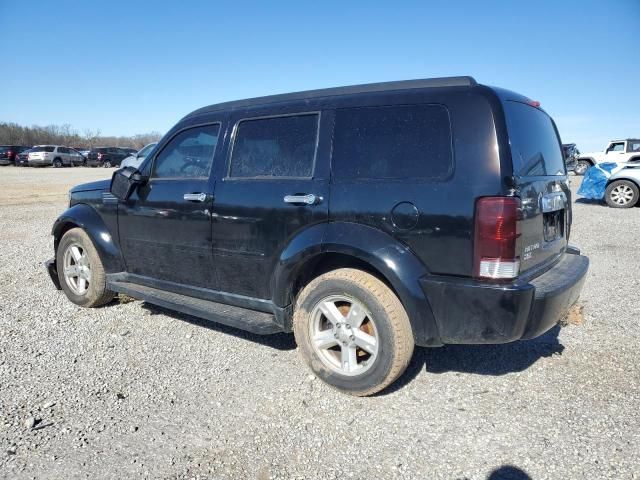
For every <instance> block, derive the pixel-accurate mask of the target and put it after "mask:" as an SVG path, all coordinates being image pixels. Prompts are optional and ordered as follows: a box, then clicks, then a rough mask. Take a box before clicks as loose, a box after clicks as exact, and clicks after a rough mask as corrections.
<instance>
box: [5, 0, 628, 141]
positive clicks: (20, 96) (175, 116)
mask: <svg viewBox="0 0 640 480" xmlns="http://www.w3.org/2000/svg"><path fill="white" fill-rule="evenodd" d="M0 24H1V25H2V32H1V33H0V55H1V58H2V59H3V60H4V62H3V63H4V65H3V67H2V68H1V72H2V73H0V121H12V122H17V123H20V124H27V125H31V124H39V125H46V124H52V123H54V124H65V123H68V124H71V125H72V126H74V127H75V128H76V129H78V130H80V131H82V130H84V129H87V128H90V129H93V130H95V129H100V130H101V132H102V133H103V134H105V135H120V134H122V135H128V134H134V133H143V132H149V131H152V130H157V131H160V132H165V131H166V130H167V129H169V128H170V127H171V126H172V125H173V124H174V123H175V122H176V121H178V120H179V119H180V118H181V117H182V116H183V115H185V114H186V113H188V112H190V111H191V110H194V109H196V108H199V107H201V106H204V105H208V104H211V103H217V102H220V101H225V100H233V99H238V98H246V97H253V96H259V95H265V94H271V93H282V92H287V91H296V90H306V89H312V88H322V87H330V86H338V85H349V84H356V83H366V82H376V81H385V80H400V79H410V78H425V77H434V76H446V75H464V74H468V75H473V76H474V77H475V78H476V79H477V80H478V81H479V82H481V83H485V84H488V85H497V86H501V87H505V88H509V89H512V90H515V91H518V92H520V93H523V94H525V95H527V96H529V97H531V98H534V99H536V100H539V101H541V102H542V106H543V107H544V108H545V109H546V110H547V111H548V112H549V113H550V114H551V115H552V116H553V117H554V118H555V120H556V122H557V124H558V126H559V129H560V133H561V135H562V138H563V141H565V142H569V141H572V142H576V143H578V146H579V148H580V149H581V150H582V151H587V150H592V149H600V148H602V146H603V145H604V143H605V142H606V141H607V140H608V139H610V138H614V137H616V138H617V137H626V136H640V34H639V33H640V30H639V29H638V28H639V26H640V0H610V1H595V0H581V1H579V0H576V1H573V0H566V1H562V0H555V1H551V0H537V1H535V2H515V1H513V2H507V1H491V0H485V1H479V0H474V1H462V0H459V1H455V0H448V1H439V2H435V1H434V2H430V1H426V0H423V1H416V2H403V1H395V2H380V3H379V4H378V3H376V2H371V1H369V2H364V1H363V2H359V1H352V2H348V1H344V0H343V1H336V2H334V1H330V0H324V1H321V2H301V1H296V2H289V1H282V2H275V1H274V2H246V1H231V2H214V1H189V0H184V1H181V2H171V4H165V3H164V2H136V1H131V0H129V1H127V2H122V1H116V0H112V1H91V2H87V1H76V2H70V1H64V0H56V1H53V2H51V1H42V2H40V1H35V0H34V1H25V0H17V1H16V0H0Z"/></svg>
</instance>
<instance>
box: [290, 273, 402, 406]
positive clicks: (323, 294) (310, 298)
mask: <svg viewBox="0 0 640 480" xmlns="http://www.w3.org/2000/svg"><path fill="white" fill-rule="evenodd" d="M331 305H333V307H335V308H333V307H331ZM327 306H328V307H329V310H327ZM354 307H355V310H354ZM326 311H328V312H329V314H328V315H327V314H325V313H324V312H326ZM358 311H360V312H362V313H361V314H360V315H358V313H357V312H358ZM354 312H355V313H354ZM331 313H333V317H332V318H333V321H330V320H329V317H330V316H331ZM344 315H346V316H344ZM351 315H356V317H355V318H356V320H355V321H356V322H357V323H358V322H359V323H360V326H359V327H358V326H355V325H354V324H353V323H352V322H353V321H354V320H353V319H352V317H351ZM336 320H337V321H336ZM338 325H340V326H338ZM293 332H294V335H295V338H296V343H297V344H298V347H299V349H300V353H301V355H302V357H303V359H304V360H305V362H306V363H307V365H309V368H311V370H312V371H313V372H314V373H315V374H316V375H317V376H318V377H319V378H321V379H322V380H324V381H325V382H326V383H328V384H329V385H331V386H332V387H334V388H336V389H338V390H340V391H342V392H344V393H348V394H350V395H356V396H367V395H373V394H374V393H377V392H379V391H380V390H383V389H384V388H386V387H387V386H389V385H390V384H391V383H393V382H394V381H395V380H396V379H397V378H398V377H399V376H400V375H401V374H402V373H403V372H404V371H405V369H406V368H407V366H408V365H409V361H410V360H411V356H412V355H413V348H414V341H413V332H412V330H411V324H410V323H409V317H408V316H407V313H406V311H405V310H404V307H403V306H402V304H401V303H400V300H399V299H398V297H396V295H395V294H394V293H393V292H392V291H391V289H389V287H387V286H386V285H385V284H384V283H383V282H382V281H380V280H379V279H377V278H376V277H374V276H373V275H370V274H369V273H366V272H363V271H361V270H355V269H351V268H342V269H338V270H333V271H331V272H328V273H325V274H324V275H321V276H319V277H317V278H316V279H314V280H313V281H311V282H310V283H309V284H308V285H307V286H306V287H305V288H304V289H303V290H302V292H301V293H300V295H299V296H298V298H297V301H296V305H295V310H294V316H293ZM312 337H315V338H316V339H317V340H316V341H315V342H314V341H312ZM372 338H373V339H374V340H375V343H372V342H371V339H372ZM320 343H321V344H322V345H319V344H320ZM360 345H365V346H367V349H364V348H361V347H360ZM372 346H373V347H372ZM345 352H349V353H345ZM345 359H346V362H345V363H343V360H345Z"/></svg>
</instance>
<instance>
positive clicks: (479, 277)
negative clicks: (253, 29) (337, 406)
mask: <svg viewBox="0 0 640 480" xmlns="http://www.w3.org/2000/svg"><path fill="white" fill-rule="evenodd" d="M570 229H571V192H570V190H569V187H568V180H567V176H566V170H565V166H564V161H563V156H562V149H561V143H560V138H559V135H558V132H557V130H556V127H555V124H554V122H553V120H552V119H551V118H550V117H549V116H548V115H547V114H546V113H545V112H544V111H543V110H542V109H540V106H539V103H538V102H535V101H532V100H530V99H528V98H526V97H523V96H521V95H518V94H516V93H513V92H510V91H507V90H502V89H498V88H490V87H486V86H482V85H478V84H477V83H476V82H475V81H474V80H473V79H472V78H470V77H454V78H441V79H427V80H412V81H401V82H390V83H381V84H370V85H360V86H352V87H343V88H334V89H327V90H315V91H309V92H302V93H292V94H285V95H276V96H271V97H263V98H256V99H251V100H241V101H236V102H229V103H223V104H219V105H213V106H210V107H206V108H202V109H200V110H196V111H195V112H193V113H191V114H189V115H187V116H186V117H184V118H183V119H182V120H180V122H178V124H177V125H176V126H175V127H174V128H173V129H172V130H171V131H170V132H169V133H167V135H166V136H165V137H164V138H163V139H162V140H161V142H160V143H159V144H158V146H157V147H156V149H155V150H154V152H153V154H152V155H150V156H148V157H147V158H146V159H145V160H144V162H143V163H142V165H141V166H140V169H139V171H138V170H135V168H133V167H125V168H123V169H121V170H118V171H116V172H115V173H114V175H113V178H112V179H111V181H110V182H109V181H100V182H94V183H89V184H85V185H80V186H77V187H75V188H73V189H72V190H71V195H70V205H69V209H68V210H67V211H66V212H65V213H64V214H62V215H61V216H60V217H59V218H58V220H57V221H56V222H55V224H54V226H53V230H52V233H53V236H54V248H55V259H54V260H50V261H49V262H47V266H48V269H49V273H50V275H51V278H52V280H53V281H54V283H55V284H56V285H57V286H58V288H62V289H63V290H64V292H65V293H66V295H67V296H68V298H69V299H70V300H71V301H72V302H74V303H76V304H78V305H82V306H85V307H95V306H98V305H103V304H105V303H107V302H109V301H110V300H111V299H112V298H113V297H114V295H116V293H117V292H121V293H125V294H127V295H130V296H132V297H135V298H139V299H143V300H145V301H147V302H149V303H152V304H157V305H160V306H162V307H165V308H169V309H173V310H177V311H179V312H183V313H186V314H189V315H194V316H197V317H201V318H204V319H209V320H212V321H215V322H219V323H223V324H226V325H231V326H234V327H237V328H240V329H244V330H248V331H251V332H254V333H256V334H270V333H276V332H291V331H293V332H294V334H295V338H296V341H297V344H298V346H299V348H300V351H301V352H302V355H303V357H304V358H305V360H306V361H307V363H308V364H309V366H310V368H311V369H312V370H313V371H314V372H315V374H316V375H318V376H319V377H320V378H322V379H323V380H325V381H326V382H328V383H329V384H331V385H333V386H334V387H336V388H338V389H341V390H343V391H346V392H348V393H351V394H353V395H369V394H372V393H375V392H377V391H379V390H381V389H383V388H384V387H386V386H387V385H389V384H390V383H391V382H393V381H394V380H395V379H396V378H397V377H398V376H399V375H400V374H401V373H402V372H403V371H404V370H405V368H406V367H407V365H408V363H409V360H410V358H411V355H412V352H413V349H414V345H419V346H429V347H437V346H440V345H443V344H451V343H458V344H472V343H505V342H511V341H514V340H518V339H529V338H533V337H536V336H538V335H541V334H542V333H543V332H545V331H547V330H548V329H549V328H551V327H552V326H553V325H555V324H556V323H557V322H558V321H559V320H560V319H561V317H562V316H563V315H564V314H565V312H566V311H567V309H568V308H569V307H570V306H571V305H572V304H573V303H574V302H575V301H576V300H577V298H578V296H579V294H580V291H581V289H582V285H583V282H584V278H585V274H586V272H587V269H588V265H589V261H588V259H587V257H585V256H582V255H580V252H579V250H578V249H576V248H574V247H571V246H569V244H568V239H569V234H570Z"/></svg>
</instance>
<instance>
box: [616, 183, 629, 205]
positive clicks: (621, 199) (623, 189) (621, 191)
mask: <svg viewBox="0 0 640 480" xmlns="http://www.w3.org/2000/svg"><path fill="white" fill-rule="evenodd" d="M632 199H633V190H632V189H631V187H629V186H628V185H618V186H617V187H615V188H614V189H613V190H611V200H613V201H614V203H617V204H618V205H627V204H628V203H629V202H630V201H631V200H632Z"/></svg>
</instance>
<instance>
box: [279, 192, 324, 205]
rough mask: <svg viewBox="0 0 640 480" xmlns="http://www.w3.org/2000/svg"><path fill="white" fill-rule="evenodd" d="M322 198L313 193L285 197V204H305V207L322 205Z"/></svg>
mask: <svg viewBox="0 0 640 480" xmlns="http://www.w3.org/2000/svg"><path fill="white" fill-rule="evenodd" d="M321 201H322V197H319V196H318V195H315V194H313V193H307V194H301V195H286V196H285V197H284V203H303V204H305V205H315V204H316V203H320V202H321Z"/></svg>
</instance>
